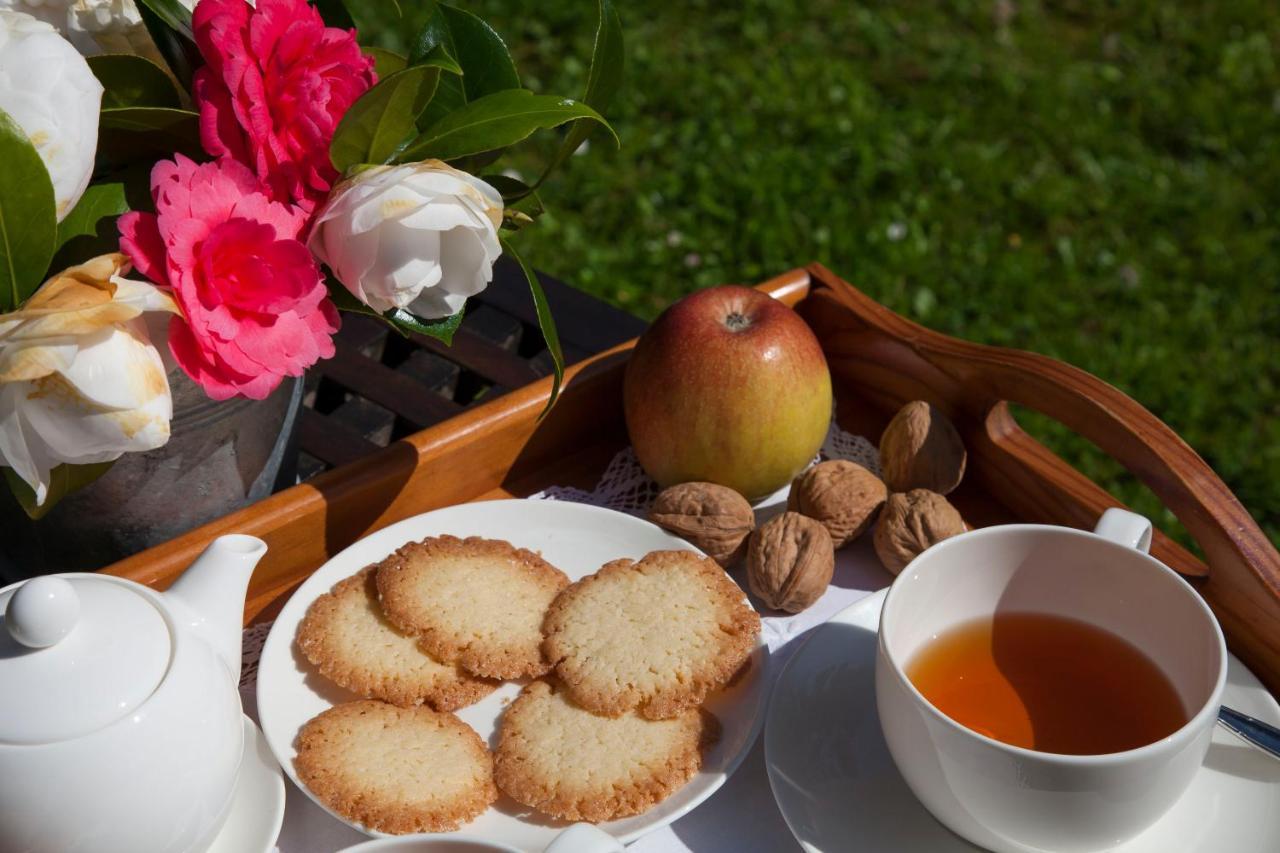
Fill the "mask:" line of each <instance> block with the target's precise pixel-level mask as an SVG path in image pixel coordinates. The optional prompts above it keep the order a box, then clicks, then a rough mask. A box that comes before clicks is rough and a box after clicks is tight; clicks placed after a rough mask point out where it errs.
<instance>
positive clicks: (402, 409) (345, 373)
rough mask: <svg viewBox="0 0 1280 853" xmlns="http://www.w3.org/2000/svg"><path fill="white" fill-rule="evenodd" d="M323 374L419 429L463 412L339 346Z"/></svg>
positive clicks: (401, 376) (413, 382)
mask: <svg viewBox="0 0 1280 853" xmlns="http://www.w3.org/2000/svg"><path fill="white" fill-rule="evenodd" d="M324 372H325V375H326V376H328V377H329V378H330V379H332V380H333V381H335V382H337V383H338V384H339V385H342V386H343V387H345V388H347V389H348V390H350V391H351V392H352V393H354V394H359V395H360V396H361V397H364V398H366V399H369V400H372V401H373V402H375V403H377V404H378V405H379V406H382V407H383V408H386V409H390V410H391V411H392V412H395V413H396V414H397V415H400V416H401V417H403V418H404V419H405V420H407V421H409V422H410V423H412V424H415V425H417V426H419V427H425V426H430V425H431V424H436V423H439V422H440V421H442V420H445V419H446V418H451V417H453V416H454V415H456V414H458V413H459V412H461V411H462V406H459V405H458V404H457V403H455V402H453V401H452V400H450V399H447V398H446V397H444V396H442V395H440V394H438V393H436V392H435V391H434V390H432V389H430V388H428V387H427V386H426V385H423V384H422V383H421V382H416V381H414V380H413V379H412V378H411V377H409V376H407V375H406V374H403V373H397V372H396V371H394V370H392V369H391V368H390V367H387V366H386V365H385V364H382V363H381V362H378V361H374V360H373V359H371V358H369V357H368V356H366V355H363V354H362V353H360V352H357V351H356V350H353V349H350V348H349V347H347V346H345V345H344V344H341V343H339V344H338V346H337V352H335V353H334V356H333V358H331V359H329V360H328V361H326V362H325V363H324Z"/></svg>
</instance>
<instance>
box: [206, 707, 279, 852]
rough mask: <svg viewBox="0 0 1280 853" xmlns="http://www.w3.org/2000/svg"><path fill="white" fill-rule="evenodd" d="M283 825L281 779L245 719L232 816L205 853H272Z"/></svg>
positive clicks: (250, 722)
mask: <svg viewBox="0 0 1280 853" xmlns="http://www.w3.org/2000/svg"><path fill="white" fill-rule="evenodd" d="M283 824H284V777H283V776H281V775H280V765H279V764H277V763H276V760H275V757H274V756H272V754H271V748H270V747H268V746H267V739H266V738H265V737H263V736H262V732H260V731H258V727H257V726H255V725H254V724H253V720H251V719H249V718H248V717H247V716H246V717H245V718H244V754H243V756H242V757H241V759H240V775H239V777H237V779H236V791H235V793H234V794H233V795H232V800H231V814H229V815H228V816H227V822H226V823H224V824H223V825H222V829H221V830H219V832H218V837H217V838H215V839H214V840H213V844H211V845H210V846H209V849H208V850H206V851H205V853H271V849H272V848H273V847H275V844H276V838H278V837H279V836H280V827H281V826H282V825H283Z"/></svg>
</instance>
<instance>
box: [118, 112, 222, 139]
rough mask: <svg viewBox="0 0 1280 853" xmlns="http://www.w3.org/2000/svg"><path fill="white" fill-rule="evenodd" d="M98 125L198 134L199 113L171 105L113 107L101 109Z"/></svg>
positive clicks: (120, 128)
mask: <svg viewBox="0 0 1280 853" xmlns="http://www.w3.org/2000/svg"><path fill="white" fill-rule="evenodd" d="M98 126H99V127H103V128H110V129H115V130H133V131H161V132H164V133H173V134H181V135H188V134H192V133H194V134H195V136H196V137H197V138H199V135H200V114H199V113H196V112H192V111H191V110H183V109H173V108H172V107H115V108H113V109H109V110H103V111H102V117H101V118H100V119H99V121H98Z"/></svg>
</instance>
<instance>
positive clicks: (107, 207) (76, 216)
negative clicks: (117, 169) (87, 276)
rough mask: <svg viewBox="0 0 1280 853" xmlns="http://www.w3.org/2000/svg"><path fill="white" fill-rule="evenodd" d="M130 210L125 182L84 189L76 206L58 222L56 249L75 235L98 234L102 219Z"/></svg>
mask: <svg viewBox="0 0 1280 853" xmlns="http://www.w3.org/2000/svg"><path fill="white" fill-rule="evenodd" d="M128 210H129V203H128V202H127V201H125V197H124V184H122V183H110V184H94V185H93V186H91V187H89V188H88V189H86V190H85V191H84V195H82V196H80V201H78V202H76V206H75V207H73V208H72V209H71V212H70V213H68V214H67V216H66V218H64V219H63V220H62V221H61V222H59V223H58V237H57V244H56V247H55V249H61V248H62V247H63V246H64V245H65V244H66V242H67V241H68V240H71V239H73V238H75V237H93V236H97V233H98V222H99V221H100V220H102V219H103V218H104V217H107V216H119V215H120V214H122V213H125V212H126V211H128Z"/></svg>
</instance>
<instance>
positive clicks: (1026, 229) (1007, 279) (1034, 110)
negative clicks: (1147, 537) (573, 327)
mask: <svg viewBox="0 0 1280 853" xmlns="http://www.w3.org/2000/svg"><path fill="white" fill-rule="evenodd" d="M615 2H617V4H618V8H619V12H620V14H621V16H622V19H623V25H624V29H625V32H626V39H627V51H628V56H627V63H628V67H627V82H626V86H625V88H624V90H623V92H622V93H621V94H620V96H619V98H618V101H617V103H616V104H615V105H614V106H613V108H612V109H611V110H610V111H609V117H610V118H611V119H612V121H613V123H614V126H615V127H616V128H617V130H618V133H619V135H620V136H621V137H622V148H621V149H620V150H616V151H615V150H612V148H611V146H610V145H609V144H607V142H606V140H604V139H603V138H600V137H593V138H592V144H591V145H590V146H589V150H586V151H582V152H580V153H579V155H578V156H576V157H574V158H572V160H571V161H570V162H569V163H568V164H567V167H566V168H565V169H564V170H563V171H562V172H560V173H559V174H558V175H557V176H556V177H555V178H553V180H552V182H551V184H550V185H549V186H548V187H547V188H546V190H545V191H544V192H543V194H542V195H543V199H544V201H545V202H546V204H547V207H548V208H549V210H550V213H548V214H547V215H546V216H544V217H543V218H542V219H541V220H540V221H539V222H538V224H537V226H536V227H535V228H532V229H529V230H528V231H526V232H524V233H522V234H521V236H520V237H519V241H520V245H521V246H522V249H523V252H524V254H525V255H526V257H528V258H529V259H530V260H531V261H532V262H533V263H534V264H535V265H536V266H537V267H538V268H540V269H542V270H545V271H546V272H548V273H551V274H552V275H555V276H557V277H560V278H562V279H564V280H566V281H568V282H570V283H572V284H574V285H575V286H577V287H579V288H581V289H583V290H585V291H588V292H590V293H593V294H595V295H597V296H599V297H601V298H603V299H605V300H608V301H610V302H612V303H614V304H616V305H619V306H621V307H623V308H625V309H627V310H628V311H631V312H633V313H635V314H638V315H640V316H642V317H645V318H652V317H654V316H656V315H657V313H658V312H659V311H661V310H662V308H663V307H665V306H666V305H668V304H669V303H670V302H671V301H673V300H674V299H676V298H678V297H680V296H681V295H683V294H685V293H688V292H689V291H691V290H694V289H697V288H700V287H706V286H710V285H714V284H720V283H724V282H730V281H735V282H754V281H757V280H759V279H763V278H765V277H768V276H770V275H773V274H776V273H778V272H780V271H782V270H785V269H788V268H790V267H793V266H797V265H800V264H803V263H806V262H808V261H811V260H819V261H822V262H823V263H825V264H827V265H828V266H829V267H831V268H832V269H833V270H835V271H836V272H838V273H839V274H840V275H842V276H844V277H845V278H848V279H849V280H851V281H853V282H854V283H855V284H857V285H858V286H859V287H860V288H862V289H863V290H864V291H866V292H867V293H868V294H870V295H871V296H872V297H874V298H876V299H878V300H879V301H881V302H883V303H884V304H886V305H888V306H889V307H891V308H893V309H894V310H896V311H899V312H901V313H903V314H905V315H906V316H908V317H911V318H912V319H914V320H916V321H918V322H920V323H923V324H925V325H927V326H930V327H932V328H935V329H938V330H940V331H942V332H946V333H948V334H952V335H957V336H959V337H963V338H967V339H969V340H974V341H981V342H983V343H989V344H996V345H1000V346H1010V347H1019V348H1023V349H1030V350H1035V351H1037V352H1041V353H1045V354H1047V355H1051V356H1054V357H1056V358H1060V359H1063V360H1065V361H1068V362H1071V363H1072V364H1075V365H1078V366H1080V367H1082V368H1084V369H1085V370H1088V371H1089V372H1091V373H1094V374H1096V375H1097V376H1100V377H1102V378H1103V379H1105V380H1107V381H1108V382H1111V383H1113V384H1115V385H1117V386H1118V387H1120V388H1121V389H1123V390H1124V391H1125V392H1127V393H1128V394H1130V395H1132V396H1133V397H1134V398H1136V399H1137V400H1139V401H1140V402H1142V403H1143V404H1144V405H1146V406H1147V407H1148V408H1149V409H1151V410H1152V411H1153V412H1155V414H1156V415H1157V416H1159V417H1160V418H1162V419H1163V420H1164V421H1165V422H1166V423H1168V424H1169V425H1171V426H1172V427H1173V428H1174V429H1175V430H1177V431H1178V432H1179V433H1180V434H1181V435H1182V436H1183V437H1184V438H1185V439H1186V440H1187V441H1188V442H1189V443H1190V444H1191V445H1192V446H1193V447H1195V448H1196V450H1197V451H1199V452H1200V454H1201V455H1202V456H1204V457H1205V459H1206V460H1207V461H1208V462H1209V464H1210V465H1211V466H1213V468H1214V469H1215V470H1216V471H1217V472H1218V473H1219V474H1220V475H1222V477H1223V478H1224V479H1225V480H1226V482H1227V484H1228V485H1229V486H1230V487H1231V488H1232V489H1233V490H1234V491H1235V493H1236V494H1237V495H1238V496H1239V497H1240V499H1241V501H1242V502H1243V503H1244V504H1245V506H1246V507H1248V509H1249V510H1250V511H1251V512H1252V514H1253V515H1254V517H1255V518H1257V519H1258V520H1259V521H1260V522H1261V523H1262V524H1263V526H1264V528H1265V529H1266V530H1267V533H1268V535H1269V536H1271V538H1272V540H1273V541H1276V540H1277V539H1278V538H1280V220H1278V218H1277V217H1278V216H1280V4H1276V3H1275V2H1249V0H1232V2H1217V3H1210V2H1203V3H1202V2H1194V3H1188V2H1184V3H1169V2H1167V0H1166V2H1153V0H1125V2H1123V3H1095V2H1056V3H1025V2H1012V0H997V2H950V3H934V2H883V3H881V2H874V3H850V2H843V1H842V0H742V1H741V2H722V0H721V1H720V2H717V0H682V2H679V3H649V2H645V3H639V2H629V1H628V0H615ZM401 5H402V6H403V7H404V14H405V19H404V20H403V21H398V20H395V18H394V15H393V14H391V13H388V12H385V11H380V10H384V9H386V8H388V4H373V5H372V6H371V9H372V11H370V12H367V13H366V14H365V16H363V17H361V19H360V20H359V23H360V24H361V26H362V30H363V31H364V33H365V35H366V36H367V35H369V34H371V33H373V34H376V39H377V41H378V42H379V43H381V44H383V45H384V46H387V47H391V48H394V49H399V50H402V51H403V50H404V49H405V46H406V41H407V38H408V34H410V33H413V32H416V30H417V26H418V24H419V23H420V20H421V13H420V10H419V9H418V8H417V4H416V3H415V2H414V0H401ZM457 5H460V6H462V7H463V8H466V9H469V10H470V11H473V12H475V13H476V14H479V15H480V16H482V17H484V18H485V19H486V20H488V21H489V22H490V23H491V24H493V26H494V27H495V28H496V29H497V30H498V32H499V33H500V34H501V35H502V36H503V37H504V38H505V40H506V41H507V44H508V46H509V47H510V48H511V51H512V54H513V55H514V56H515V58H516V63H517V66H518V67H519V68H520V70H521V73H522V75H523V83H524V85H526V86H527V87H529V88H531V89H534V90H535V91H545V92H551V93H556V94H570V95H578V94H580V93H581V91H582V88H583V85H584V82H585V77H586V63H587V61H588V59H589V57H590V51H591V40H592V36H593V32H594V26H595V14H596V12H595V3H594V2H592V0H539V2H533V0H482V2H470V3H466V2H459V3H457ZM555 141H556V137H555V135H554V134H551V133H548V134H543V136H542V137H539V138H535V140H533V142H532V144H530V145H528V146H526V147H525V148H524V149H522V150H521V152H520V153H518V154H517V155H516V156H514V157H511V158H507V161H504V164H505V165H507V166H508V167H511V168H514V169H516V170H517V171H519V172H522V173H523V174H525V175H526V176H527V177H533V176H535V175H536V174H537V172H538V164H540V163H542V162H544V159H545V157H546V156H548V155H549V153H550V151H551V150H553V146H554V143H555ZM1020 419H1021V420H1023V421H1024V423H1025V424H1026V425H1027V426H1028V428H1029V429H1030V430H1031V431H1032V432H1033V433H1034V434H1036V435H1037V436H1038V437H1040V438H1041V439H1042V440H1043V441H1045V443H1046V444H1048V445H1049V446H1050V447H1052V448H1054V449H1055V450H1056V451H1058V452H1059V453H1060V454H1061V455H1063V456H1064V457H1065V458H1066V459H1067V460H1068V461H1070V462H1071V463H1072V464H1074V465H1076V466H1077V467H1078V468H1080V469H1081V470H1082V471H1084V472H1085V473H1086V474H1088V475H1089V476H1090V477H1092V478H1094V479H1095V480H1097V481H1099V482H1100V483H1102V484H1103V485H1105V486H1106V487H1107V488H1108V489H1109V490H1110V491H1112V492H1113V493H1114V494H1115V495H1117V496H1118V497H1119V498H1120V499H1121V500H1123V501H1125V502H1126V503H1128V504H1130V505H1132V506H1134V507H1135V508H1136V509H1137V510H1138V511H1140V512H1143V513H1146V514H1148V515H1150V516H1151V517H1152V518H1153V519H1154V520H1156V522H1157V523H1158V524H1159V525H1160V526H1162V527H1163V528H1164V529H1166V530H1167V531H1170V532H1173V533H1174V534H1175V535H1178V536H1179V538H1181V539H1183V541H1186V538H1185V534H1184V533H1183V532H1182V531H1180V530H1179V529H1177V526H1176V523H1175V522H1174V520H1173V517H1172V515H1171V514H1169V513H1168V512H1167V511H1165V510H1164V509H1163V507H1162V506H1161V505H1160V504H1159V502H1158V501H1156V500H1155V498H1154V496H1152V495H1151V494H1150V493H1149V492H1147V491H1146V490H1145V489H1144V488H1143V487H1141V486H1140V485H1139V484H1137V483H1136V481H1135V480H1134V479H1133V478H1132V477H1130V476H1129V475H1128V474H1127V473H1126V472H1124V470H1123V469H1122V468H1120V467H1119V466H1118V465H1116V464H1115V463H1113V462H1111V461H1110V460H1109V459H1107V458H1106V457H1104V456H1103V455H1102V454H1101V453H1100V452H1098V451H1097V450H1096V448H1094V447H1092V445H1089V444H1088V443H1086V442H1084V441H1082V440H1080V439H1077V438H1076V437H1075V436H1073V435H1071V434H1069V433H1067V432H1066V431H1065V430H1064V429H1062V428H1060V427H1058V426H1057V425H1056V424H1053V423H1051V422H1048V421H1047V420H1045V419H1042V418H1039V417H1023V416H1022V414H1021V413H1020Z"/></svg>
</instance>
